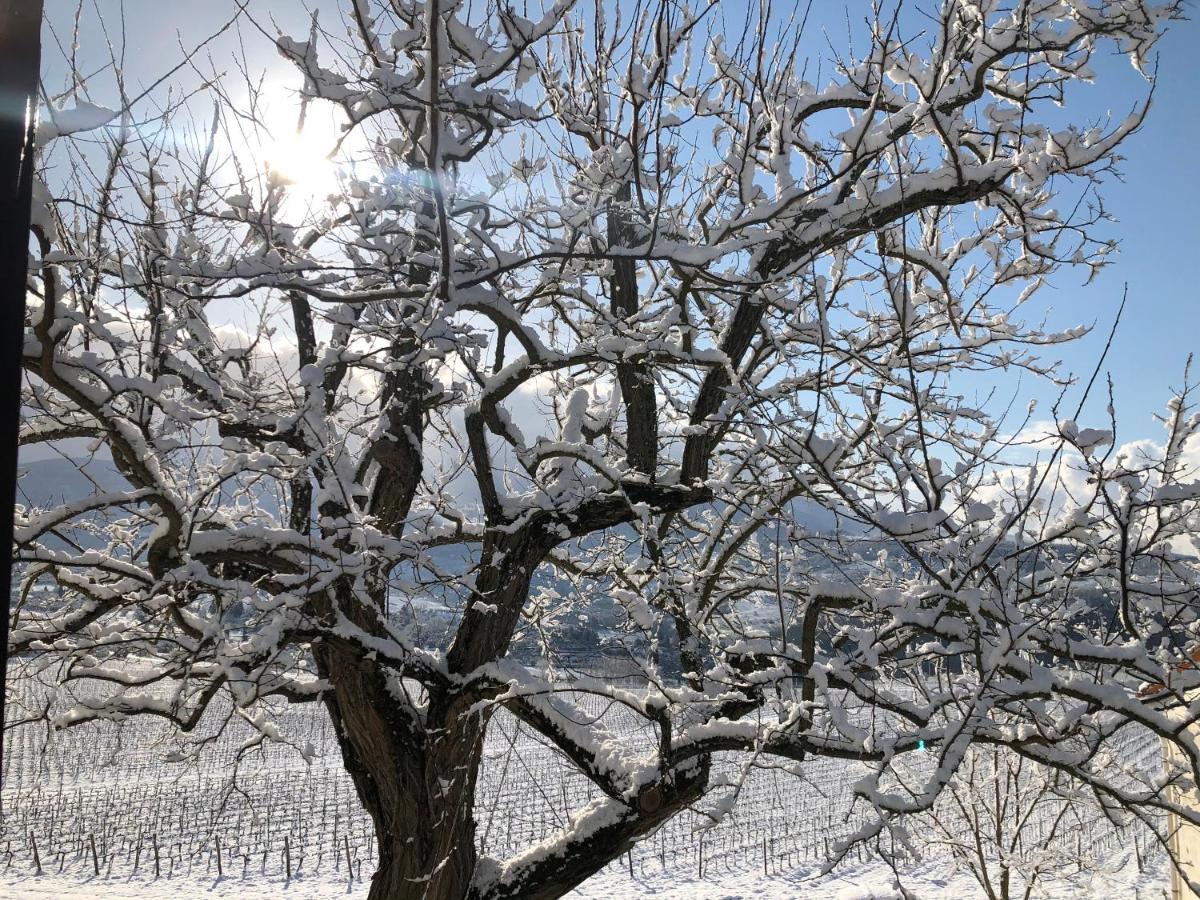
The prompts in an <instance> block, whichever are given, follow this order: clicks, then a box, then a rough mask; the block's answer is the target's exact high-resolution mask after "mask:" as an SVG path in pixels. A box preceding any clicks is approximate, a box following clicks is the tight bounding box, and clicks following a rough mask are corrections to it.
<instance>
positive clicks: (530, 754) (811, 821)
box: [0, 706, 1168, 900]
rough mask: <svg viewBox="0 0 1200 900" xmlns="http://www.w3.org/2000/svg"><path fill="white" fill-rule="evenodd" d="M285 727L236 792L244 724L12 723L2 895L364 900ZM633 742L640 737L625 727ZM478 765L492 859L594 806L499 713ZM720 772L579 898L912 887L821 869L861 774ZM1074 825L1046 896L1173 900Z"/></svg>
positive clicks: (351, 800)
mask: <svg viewBox="0 0 1200 900" xmlns="http://www.w3.org/2000/svg"><path fill="white" fill-rule="evenodd" d="M279 721H280V724H281V728H282V730H283V733H284V734H286V735H290V736H291V738H292V739H293V740H294V741H295V743H296V745H298V746H302V747H303V746H305V745H310V746H308V747H306V749H307V750H311V751H312V753H311V761H309V762H305V760H304V758H303V756H302V755H301V753H300V752H298V751H297V750H296V749H294V748H293V747H289V746H286V745H270V746H266V747H263V748H261V749H258V750H255V751H254V752H253V753H252V754H251V755H250V756H249V757H245V758H242V759H241V761H240V762H238V764H237V779H236V789H231V788H232V784H231V781H230V777H229V776H230V772H232V771H234V764H235V761H236V760H237V757H238V751H239V748H240V747H241V745H242V742H243V740H244V738H245V735H244V734H240V733H239V732H238V731H237V729H236V728H234V729H230V730H229V731H228V732H226V733H225V734H222V735H219V736H217V735H214V736H213V737H214V740H213V741H212V742H211V743H209V744H208V745H207V746H206V749H205V751H204V753H203V754H202V755H200V756H199V757H198V758H197V759H195V760H192V761H180V759H179V757H178V750H179V747H178V746H176V745H175V744H174V743H173V742H172V740H171V739H170V738H169V736H168V735H167V733H166V732H165V731H164V730H161V727H160V726H158V725H157V724H155V723H153V722H132V723H129V724H128V725H127V726H125V727H124V728H117V727H116V726H113V725H111V724H107V723H106V724H91V725H87V726H83V727H80V728H77V729H70V730H68V731H66V732H60V733H55V734H50V735H47V734H46V732H44V731H39V730H37V729H35V728H32V727H22V728H18V729H17V730H16V732H15V733H13V734H12V736H11V737H10V738H9V740H8V741H7V745H6V749H7V750H8V752H7V753H6V756H5V783H4V792H3V798H2V800H3V804H2V806H0V900H8V898H12V900H17V898H51V897H53V898H59V897H92V898H112V900H117V898H121V900H124V898H129V900H178V898H181V897H212V898H217V900H232V898H248V900H259V898H268V897H280V898H288V900H304V898H313V900H317V898H321V900H327V898H336V897H365V895H366V892H367V889H366V885H367V883H368V882H369V879H370V875H371V872H372V871H373V870H374V863H375V860H374V842H373V836H372V832H371V826H370V823H369V821H368V820H367V819H366V816H365V814H364V813H363V811H362V810H361V808H360V806H359V804H358V801H357V798H356V797H355V796H354V792H353V788H352V786H351V785H350V783H349V779H348V778H347V776H346V775H345V772H344V771H343V770H342V768H341V765H340V760H339V757H338V753H337V750H336V746H335V745H334V742H333V740H332V735H331V733H330V730H329V727H328V723H327V721H325V720H324V718H323V717H322V716H320V715H319V714H318V712H317V711H316V710H315V708H314V707H312V706H303V707H294V708H289V709H287V710H284V711H283V713H282V715H281V716H280V719H279ZM610 724H611V725H614V726H616V727H621V723H620V722H619V721H616V722H611V723H610ZM628 737H629V740H631V741H636V740H639V739H641V738H642V737H643V736H640V735H638V734H637V733H636V732H635V731H632V730H630V731H629V734H628ZM1157 746H1158V745H1157V742H1156V741H1150V742H1141V743H1139V744H1138V745H1137V746H1136V747H1131V748H1130V751H1131V752H1136V753H1137V754H1141V755H1146V759H1145V760H1144V762H1145V764H1147V765H1153V764H1156V763H1155V760H1152V759H1150V758H1149V757H1150V756H1152V755H1154V754H1155V753H1157ZM485 757H486V760H485V765H484V769H483V773H482V776H481V779H480V788H479V795H478V798H477V809H476V816H477V820H478V822H479V837H480V842H481V844H482V847H483V850H484V852H486V853H488V854H489V855H493V856H497V857H501V858H503V857H505V856H508V855H511V854H512V853H513V852H515V851H517V850H519V849H522V848H524V847H528V846H529V845H530V844H532V843H536V842H538V841H540V840H542V839H544V838H546V837H548V836H549V835H551V834H552V833H554V832H555V831H556V830H557V829H558V828H560V827H562V825H563V824H564V822H565V821H566V818H567V817H568V816H569V811H570V810H573V809H577V808H579V807H580V806H582V805H583V804H586V803H587V802H588V800H589V799H590V798H591V785H590V784H589V783H588V782H587V781H586V779H582V778H581V777H580V776H578V773H577V772H576V771H575V770H574V769H573V768H572V767H571V766H569V765H566V764H564V762H563V761H562V760H561V759H560V758H559V757H558V756H557V751H555V750H554V749H553V748H551V747H548V746H546V745H545V744H544V743H541V742H539V741H537V740H536V738H535V737H534V736H533V735H531V734H530V733H529V732H527V731H525V730H523V729H521V728H519V727H518V725H517V723H516V721H515V720H513V719H511V718H509V717H507V716H506V715H504V714H498V715H497V717H496V719H495V720H494V721H493V728H492V730H491V731H490V732H489V740H488V744H487V749H486V752H485ZM717 772H718V774H719V775H720V776H722V777H725V778H729V779H731V782H732V781H736V782H737V783H739V785H740V789H739V795H738V802H737V803H736V804H735V805H734V806H733V808H732V811H731V812H730V814H729V815H728V816H726V817H725V818H724V819H723V820H722V821H721V822H720V824H719V825H716V826H715V827H711V824H712V823H711V822H710V821H708V820H706V819H704V818H703V817H702V816H700V815H691V814H688V815H682V816H678V817H676V818H675V819H674V820H672V821H671V822H669V823H667V825H666V826H664V827H663V828H662V829H661V830H660V831H659V832H658V833H656V834H654V835H652V836H650V837H649V838H648V839H647V840H645V841H644V842H642V843H641V844H639V845H638V846H637V847H636V848H635V849H634V852H633V854H632V855H631V856H626V857H622V858H621V859H620V860H618V861H617V862H615V863H613V864H611V865H610V866H609V867H608V868H607V869H606V870H605V871H603V872H602V873H600V874H599V875H597V876H596V877H595V878H593V879H592V880H591V881H589V882H587V883H586V884H585V885H584V886H582V887H581V888H580V889H578V890H577V891H576V892H575V893H574V894H573V895H572V896H573V897H576V898H578V900H601V898H627V897H633V898H637V897H647V898H649V897H654V898H656V900H663V898H681V900H682V898H689V900H690V898H697V900H752V898H753V900H791V898H797V897H804V898H816V900H867V898H883V897H896V896H901V895H900V894H899V893H898V891H897V889H896V887H895V886H894V882H895V875H894V874H893V872H892V870H891V869H890V868H889V867H888V866H887V865H885V864H884V863H883V862H881V861H880V860H878V859H873V858H871V857H870V855H868V854H867V853H865V852H864V853H856V854H855V855H854V856H852V857H851V858H850V859H849V860H847V861H846V862H844V863H843V864H842V865H840V866H838V867H837V868H836V869H835V870H834V871H833V872H832V873H829V874H821V872H820V867H821V864H822V862H823V861H824V859H825V858H826V853H827V852H828V851H829V848H830V846H831V845H832V844H833V842H835V841H836V840H837V838H838V837H840V836H844V835H846V834H848V833H850V832H851V831H854V830H855V829H856V828H857V827H858V825H859V824H860V823H861V821H862V820H861V816H862V814H863V811H862V810H861V809H856V808H855V806H854V804H853V797H852V789H851V788H852V785H853V783H854V782H855V780H857V779H858V778H859V777H861V775H862V769H861V768H859V767H857V766H855V765H854V764H851V763H845V762H839V761H834V760H813V761H811V762H808V763H805V764H804V765H803V766H802V767H800V768H798V769H797V768H794V767H793V768H790V769H782V768H776V767H764V768H755V769H750V770H748V771H741V770H740V769H739V768H738V766H737V765H736V760H735V759H719V760H718V761H717ZM1035 824H1036V823H1035ZM701 825H707V826H710V827H707V828H706V829H705V830H701V829H700V828H699V826H701ZM1071 834H1072V836H1071V838H1070V842H1069V844H1068V846H1070V847H1071V848H1076V847H1081V848H1082V849H1083V851H1085V852H1089V851H1090V852H1089V857H1090V859H1089V865H1087V866H1085V867H1084V868H1083V871H1082V873H1077V874H1074V875H1072V874H1070V872H1054V873H1053V878H1052V880H1048V881H1046V882H1045V883H1044V884H1043V885H1041V889H1040V890H1039V891H1038V893H1037V895H1036V896H1039V897H1042V898H1052V900H1068V898H1070V900H1074V898H1095V900H1101V898H1104V900H1107V898H1133V900H1161V898H1162V897H1163V896H1164V893H1165V889H1166V887H1167V883H1168V875H1167V870H1166V865H1165V862H1164V859H1163V857H1162V855H1161V854H1158V855H1153V854H1151V855H1150V857H1149V859H1146V858H1145V854H1146V852H1147V851H1146V846H1147V842H1145V841H1144V840H1143V841H1141V842H1140V845H1139V843H1138V842H1136V841H1133V842H1131V841H1130V837H1132V835H1118V834H1116V833H1114V832H1113V831H1112V830H1111V828H1109V827H1108V826H1107V823H1106V822H1104V821H1103V820H1102V819H1101V817H1099V816H1097V817H1096V823H1093V822H1091V821H1089V820H1086V819H1085V820H1082V821H1079V822H1078V828H1077V830H1076V831H1074V832H1072V833H1071ZM285 842H286V843H285ZM35 845H36V851H37V854H38V856H37V860H38V861H40V863H41V866H42V869H43V873H44V874H42V875H40V876H38V875H35V857H34V848H35ZM285 847H286V850H285ZM155 850H157V852H158V855H159V857H160V858H159V861H158V868H159V870H160V875H159V877H157V878H156V877H155V861H154V855H155ZM218 855H219V856H220V859H221V860H222V863H221V865H220V867H221V872H220V873H218V864H217V861H216V860H217V856H218ZM1139 857H1140V858H1141V862H1142V866H1141V868H1142V869H1143V870H1144V871H1139V865H1138V862H1139ZM347 859H349V860H350V863H351V865H350V866H349V867H348V866H347V864H346V863H347ZM700 866H703V874H702V875H701V874H700V872H699V871H698V870H699V868H700ZM347 868H350V869H352V870H353V872H354V875H355V877H354V879H353V881H350V880H348V879H347V874H346V873H347ZM631 869H632V872H633V875H632V877H631V875H630V870H631ZM764 869H765V871H766V874H764ZM97 870H99V873H100V874H99V875H97V874H96V871H97ZM289 870H290V872H291V874H292V877H291V878H290V879H289V877H288V872H289ZM900 873H901V879H902V884H903V886H904V888H905V889H906V890H908V891H909V892H910V896H914V897H919V898H937V900H950V898H971V897H978V896H983V894H982V892H981V890H980V889H979V887H978V885H977V884H976V882H975V881H974V880H973V879H972V878H971V876H970V875H969V874H968V873H967V872H966V871H964V870H961V869H955V867H954V866H953V865H952V863H951V862H950V859H949V857H948V855H946V854H945V853H944V852H942V853H940V854H939V852H936V851H934V852H929V851H928V850H927V851H924V857H923V858H922V859H919V860H914V859H911V858H910V859H906V860H905V861H904V862H903V863H902V864H901V869H900Z"/></svg>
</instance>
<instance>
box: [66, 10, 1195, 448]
mask: <svg viewBox="0 0 1200 900" xmlns="http://www.w3.org/2000/svg"><path fill="white" fill-rule="evenodd" d="M319 5H320V6H321V7H323V8H324V14H323V16H322V21H323V24H326V25H335V23H336V20H337V13H336V11H334V10H332V9H331V8H330V7H331V6H333V4H332V3H331V2H329V0H322V2H320V3H319ZM755 5H756V4H755ZM917 5H918V6H922V5H924V6H927V5H928V4H917ZM249 6H250V9H251V10H252V11H255V14H256V16H257V17H258V18H260V20H261V21H263V22H264V24H267V27H268V29H269V30H273V28H271V26H270V25H269V20H270V17H271V16H274V17H275V18H276V19H277V20H278V21H279V22H280V24H281V25H283V26H284V27H285V29H287V30H288V31H290V32H292V33H295V34H296V36H298V37H302V36H304V33H305V32H306V31H307V26H306V23H307V14H306V13H305V12H304V9H303V4H301V3H300V2H299V0H289V2H287V3H268V2H265V0H250V4H249ZM74 7H75V0H47V4H46V8H47V15H48V17H49V18H51V19H52V20H53V21H54V23H55V25H56V28H58V30H59V36H60V38H61V39H62V40H64V41H66V42H69V39H70V38H69V29H70V22H71V16H72V13H73V10H74ZM100 8H101V9H103V10H104V11H105V13H106V15H109V16H110V17H111V18H114V19H115V17H116V13H117V12H118V10H119V8H120V6H119V4H118V3H117V2H115V0H101V2H100ZM124 8H125V10H126V13H127V28H126V36H127V40H128V43H129V47H130V53H129V56H128V66H127V69H128V76H129V77H130V80H131V81H134V82H137V81H139V80H143V81H145V80H150V79H153V78H155V77H157V76H158V75H160V74H162V72H163V70H164V69H165V68H166V67H167V66H168V65H170V64H171V63H172V62H173V61H175V60H177V59H178V58H179V42H180V38H179V35H180V34H182V35H183V38H184V43H188V42H194V40H195V39H196V38H194V37H193V36H194V35H199V34H201V33H202V29H207V31H203V33H205V34H207V33H208V32H210V31H212V30H214V29H215V28H216V27H219V25H220V24H221V23H223V22H224V21H225V20H226V19H228V18H229V16H230V15H231V14H232V13H233V12H234V10H235V5H234V3H233V2H232V0H212V2H210V3H207V4H197V3H194V2H190V0H189V2H183V0H124ZM847 8H848V9H849V10H850V13H849V16H848V15H847V13H846V11H845V9H847ZM745 10H746V7H745V6H742V5H741V4H738V3H733V4H729V3H726V4H723V5H722V7H721V8H720V11H719V15H720V16H721V20H720V26H719V28H720V29H724V30H726V31H727V33H728V34H729V37H730V39H731V40H733V39H736V33H737V32H740V30H741V28H742V26H743V24H744V23H745V21H746V18H747V17H746V14H745ZM789 10H790V7H787V8H785V5H784V4H782V3H779V2H777V3H775V4H774V6H773V15H774V16H775V17H779V16H781V15H785V14H786V13H787V12H788V11H789ZM868 12H869V4H867V3H866V2H864V0H851V2H850V3H849V4H848V5H847V6H846V7H843V5H842V4H835V3H829V2H823V0H816V2H814V4H813V11H812V18H811V20H810V22H809V27H808V29H807V30H806V44H808V46H810V47H811V48H812V52H813V54H814V56H827V55H828V52H829V48H830V47H831V46H832V47H834V48H836V49H838V50H845V44H846V37H845V36H846V33H847V24H846V23H847V19H848V18H849V19H850V21H851V22H852V30H856V29H857V26H858V23H861V21H862V19H863V17H864V16H865V15H866V14H867V13H868ZM331 13H332V14H331ZM823 32H824V33H823ZM114 37H115V34H114ZM99 38H100V36H99V35H97V34H85V36H84V37H83V39H82V40H81V44H83V45H84V52H85V55H86V54H87V53H88V50H89V47H90V48H96V47H97V45H99ZM221 44H223V45H224V46H223V47H222V48H220V49H217V50H215V51H214V57H215V58H217V59H220V58H221V57H222V55H223V54H222V51H223V50H224V49H225V48H228V47H230V46H231V45H232V42H231V41H227V40H225V39H223V40H222V41H221ZM255 45H257V46H262V45H261V44H258V43H257V42H256V41H255V42H248V46H251V47H253V46H255ZM100 46H102V45H100ZM1158 51H1159V68H1158V76H1157V87H1156V89H1155V94H1154V107H1153V109H1152V110H1151V112H1150V116H1149V118H1148V120H1147V122H1146V124H1145V125H1144V127H1143V128H1142V130H1141V131H1140V132H1139V133H1137V134H1135V135H1134V136H1133V137H1132V138H1131V139H1130V140H1129V141H1127V143H1126V144H1125V145H1124V147H1123V148H1122V154H1123V155H1124V156H1125V157H1126V159H1125V161H1124V162H1123V163H1122V164H1121V171H1122V172H1123V175H1124V181H1123V182H1122V181H1118V180H1116V179H1109V181H1108V183H1107V184H1106V186H1105V188H1104V190H1103V196H1104V198H1105V202H1106V205H1107V207H1108V210H1109V212H1110V213H1111V214H1112V215H1113V216H1114V217H1115V218H1116V220H1117V221H1115V222H1113V223H1107V224H1105V225H1104V226H1103V227H1102V229H1101V230H1100V231H1099V232H1098V234H1099V236H1102V237H1105V238H1114V239H1116V240H1118V241H1119V242H1120V250H1119V252H1118V253H1117V254H1116V255H1115V257H1114V258H1113V260H1112V264H1111V265H1110V266H1109V267H1108V268H1106V269H1105V270H1104V271H1103V272H1101V273H1100V275H1099V276H1098V277H1097V278H1096V279H1095V280H1094V281H1092V282H1091V283H1090V284H1089V285H1087V286H1086V287H1085V286H1084V285H1083V281H1084V279H1085V278H1086V272H1085V271H1083V270H1072V269H1065V270H1063V271H1061V272H1060V273H1059V274H1058V275H1057V276H1056V277H1055V278H1054V279H1053V280H1052V282H1051V283H1050V285H1048V286H1047V287H1046V288H1045V289H1044V290H1043V291H1042V292H1041V294H1040V295H1039V296H1038V299H1037V301H1036V302H1035V303H1033V304H1031V306H1032V308H1031V309H1030V310H1029V311H1028V313H1027V315H1028V316H1030V317H1034V316H1036V315H1038V314H1039V313H1040V312H1041V311H1043V310H1046V311H1048V315H1049V321H1050V324H1052V325H1054V326H1064V327H1066V326H1071V325H1076V324H1092V323H1095V325H1096V331H1095V332H1094V333H1093V334H1092V335H1090V336H1089V337H1088V338H1085V339H1084V340H1082V341H1079V342H1077V343H1075V344H1074V345H1069V346H1063V347H1056V348H1050V351H1051V352H1050V353H1048V354H1047V355H1048V356H1052V357H1053V358H1061V359H1062V360H1063V362H1064V367H1065V369H1066V370H1068V371H1072V372H1075V373H1077V374H1080V375H1082V377H1083V379H1084V380H1086V378H1087V376H1088V375H1089V374H1090V373H1091V370H1092V368H1093V367H1094V366H1095V363H1096V361H1097V359H1098V357H1099V354H1100V351H1101V349H1102V347H1103V344H1104V340H1105V338H1106V337H1107V333H1108V329H1109V327H1110V326H1111V323H1112V320H1113V317H1114V316H1115V315H1116V311H1117V308H1118V306H1119V304H1120V301H1121V296H1122V291H1123V288H1124V285H1125V284H1126V283H1127V284H1128V286H1129V301H1128V304H1127V306H1126V310H1125V314H1124V317H1123V319H1122V321H1121V326H1120V329H1119V330H1118V332H1117V335H1116V339H1115V342H1114V345H1113V348H1112V351H1111V352H1110V354H1109V356H1108V358H1107V360H1106V362H1105V367H1104V369H1105V371H1106V372H1111V373H1112V376H1113V379H1114V382H1115V391H1114V393H1115V399H1116V408H1117V413H1118V422H1119V435H1118V438H1119V440H1120V441H1129V440H1138V439H1143V438H1151V439H1157V438H1159V437H1160V435H1161V433H1162V431H1161V427H1160V426H1159V425H1158V424H1157V423H1155V422H1154V420H1153V418H1152V413H1154V412H1158V411H1161V410H1162V408H1163V406H1164V404H1165V402H1166V400H1167V399H1168V398H1169V396H1170V388H1172V387H1177V386H1179V385H1180V383H1181V382H1182V376H1183V367H1184V362H1185V359H1186V357H1187V355H1188V353H1189V352H1191V351H1193V350H1194V349H1197V347H1200V290H1198V288H1197V285H1196V279H1197V269H1198V264H1200V218H1198V216H1197V212H1198V211H1200V179H1198V178H1197V176H1196V171H1195V169H1196V160H1197V159H1198V158H1200V104H1198V103H1197V100H1196V93H1195V91H1196V85H1198V84H1200V23H1196V22H1180V23H1176V24H1175V25H1173V26H1172V28H1171V30H1170V32H1169V33H1168V34H1167V35H1166V37H1165V38H1164V39H1163V40H1162V41H1161V42H1160V44H1159V47H1158ZM92 52H94V50H93V51H92ZM1104 54H1105V55H1104V56H1102V57H1101V58H1098V59H1097V61H1096V66H1095V68H1096V69H1097V71H1098V76H1099V77H1098V83H1097V85H1096V86H1089V87H1083V88H1081V89H1080V90H1078V91H1077V92H1076V93H1075V94H1074V95H1072V96H1070V97H1069V99H1068V104H1067V106H1068V108H1067V109H1066V110H1065V113H1066V115H1067V117H1069V118H1070V119H1071V120H1073V121H1091V120H1094V119H1097V118H1099V117H1102V116H1103V115H1104V114H1105V113H1106V112H1107V111H1111V112H1112V114H1113V116H1114V117H1115V118H1116V119H1117V120H1120V119H1122V118H1124V116H1125V115H1126V114H1127V113H1128V112H1129V111H1130V110H1131V108H1133V107H1134V106H1135V105H1136V104H1137V103H1139V102H1141V101H1142V100H1144V99H1145V97H1146V94H1147V91H1148V85H1147V83H1146V81H1145V80H1144V79H1143V78H1142V77H1141V76H1140V75H1139V74H1138V73H1137V72H1136V71H1134V70H1133V68H1132V67H1131V66H1130V64H1129V62H1128V61H1127V60H1126V59H1125V58H1123V57H1118V56H1115V55H1113V54H1112V51H1111V48H1107V47H1106V48H1105V51H1104ZM94 58H95V57H93V59H94ZM251 62H252V64H253V63H257V64H259V65H261V66H269V67H271V68H272V69H273V70H275V71H277V72H286V71H287V70H286V67H285V66H284V64H283V63H282V61H281V60H280V59H279V58H278V56H277V55H276V54H274V53H273V52H270V53H267V54H265V55H264V57H263V58H261V59H260V58H254V59H252V60H251ZM45 68H46V69H47V71H48V75H49V78H48V85H49V86H50V87H51V88H52V89H53V88H57V87H60V86H61V84H62V71H63V69H62V64H61V61H60V57H59V54H58V52H57V50H56V49H55V47H54V46H53V43H52V42H51V39H50V37H49V35H48V34H47V46H46V48H45ZM825 71H828V67H827V65H826V67H825ZM289 77H293V78H294V76H293V75H289ZM92 99H93V100H94V101H95V102H98V103H106V102H107V103H108V104H110V105H112V104H114V103H115V97H105V96H102V95H96V96H93V98H92ZM1064 202H1065V200H1064ZM1198 368H1200V366H1198ZM1197 375H1198V376H1200V372H1197ZM1002 387H1003V393H1004V394H1005V395H1006V396H1011V395H1012V394H1013V393H1014V392H1015V393H1016V395H1017V403H1016V404H1015V405H1016V408H1020V409H1023V408H1024V406H1025V404H1026V402H1027V400H1028V399H1030V398H1032V397H1036V398H1037V399H1038V400H1039V406H1040V411H1039V417H1043V416H1048V415H1049V404H1050V402H1051V401H1052V400H1053V399H1054V396H1055V393H1056V392H1055V391H1053V390H1051V389H1050V388H1049V387H1048V386H1046V385H1038V384H1037V383H1035V382H1034V381H1033V380H1031V379H1029V378H1026V379H1024V380H1023V382H1022V383H1021V384H1020V386H1019V388H1018V386H1017V384H1016V383H1015V382H1014V383H1012V384H1007V385H1002ZM1076 396H1077V395H1076ZM1106 403H1107V398H1106V397H1105V396H1104V391H1103V390H1101V391H1097V392H1096V394H1095V396H1094V398H1093V401H1092V402H1091V403H1090V404H1089V409H1088V412H1087V413H1085V415H1084V416H1083V418H1084V419H1086V420H1088V421H1089V423H1091V422H1093V421H1094V420H1096V419H1097V418H1103V417H1104V416H1105V414H1104V406H1105V404H1106ZM1068 405H1069V406H1070V408H1071V409H1072V410H1073V408H1074V402H1071V403H1069V404H1068ZM1094 424H1097V425H1100V424H1103V423H1102V422H1099V421H1095V422H1094Z"/></svg>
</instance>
